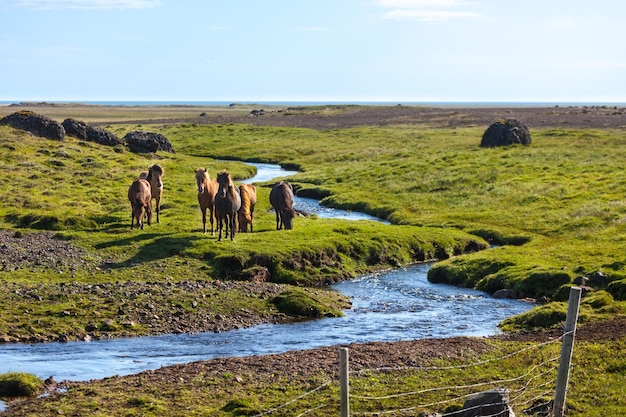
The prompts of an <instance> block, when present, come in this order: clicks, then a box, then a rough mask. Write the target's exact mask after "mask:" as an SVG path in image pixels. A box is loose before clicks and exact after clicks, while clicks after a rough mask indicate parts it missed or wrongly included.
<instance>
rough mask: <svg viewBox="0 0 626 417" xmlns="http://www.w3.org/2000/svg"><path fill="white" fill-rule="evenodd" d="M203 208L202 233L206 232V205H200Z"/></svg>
mask: <svg viewBox="0 0 626 417" xmlns="http://www.w3.org/2000/svg"><path fill="white" fill-rule="evenodd" d="M200 210H202V234H206V207H200Z"/></svg>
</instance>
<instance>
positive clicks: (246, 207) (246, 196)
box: [240, 187, 252, 222]
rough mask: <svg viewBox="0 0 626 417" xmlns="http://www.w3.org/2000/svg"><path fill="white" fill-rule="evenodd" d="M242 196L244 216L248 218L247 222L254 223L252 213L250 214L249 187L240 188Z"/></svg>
mask: <svg viewBox="0 0 626 417" xmlns="http://www.w3.org/2000/svg"><path fill="white" fill-rule="evenodd" d="M240 191H241V192H240V194H241V208H242V210H243V214H244V216H245V217H246V221H248V222H251V221H252V213H251V212H250V205H251V200H250V193H249V192H248V187H240Z"/></svg>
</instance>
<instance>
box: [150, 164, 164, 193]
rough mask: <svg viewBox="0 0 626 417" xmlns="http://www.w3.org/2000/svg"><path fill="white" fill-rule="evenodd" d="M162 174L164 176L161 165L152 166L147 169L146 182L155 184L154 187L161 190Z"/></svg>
mask: <svg viewBox="0 0 626 417" xmlns="http://www.w3.org/2000/svg"><path fill="white" fill-rule="evenodd" d="M163 174H165V170H164V169H163V167H162V166H161V165H156V164H155V165H152V166H151V167H150V168H149V169H148V181H149V182H152V181H154V182H156V186H157V187H158V188H163V181H162V180H161V178H162V177H163Z"/></svg>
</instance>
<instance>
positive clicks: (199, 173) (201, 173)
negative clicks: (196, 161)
mask: <svg viewBox="0 0 626 417" xmlns="http://www.w3.org/2000/svg"><path fill="white" fill-rule="evenodd" d="M195 172H196V185H197V186H198V192H199V193H203V192H204V189H205V188H206V186H207V182H208V178H209V173H208V172H207V170H206V169H205V168H198V169H196V171H195Z"/></svg>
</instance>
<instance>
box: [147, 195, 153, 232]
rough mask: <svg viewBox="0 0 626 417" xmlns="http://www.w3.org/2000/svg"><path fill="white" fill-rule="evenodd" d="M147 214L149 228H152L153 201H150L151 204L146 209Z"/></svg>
mask: <svg viewBox="0 0 626 417" xmlns="http://www.w3.org/2000/svg"><path fill="white" fill-rule="evenodd" d="M146 212H147V214H148V226H150V225H151V224H152V200H150V202H149V203H148V206H147V207H146Z"/></svg>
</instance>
